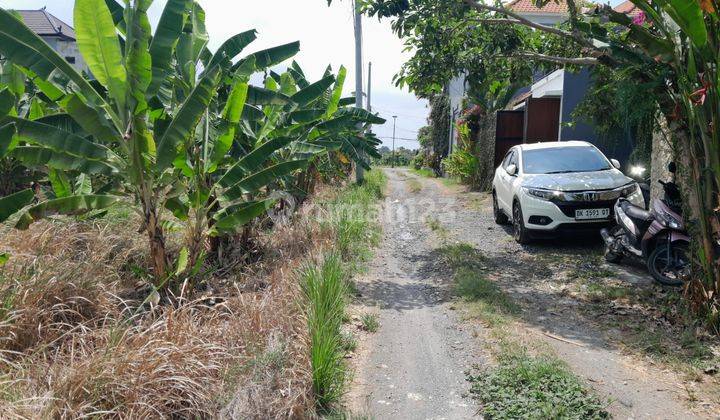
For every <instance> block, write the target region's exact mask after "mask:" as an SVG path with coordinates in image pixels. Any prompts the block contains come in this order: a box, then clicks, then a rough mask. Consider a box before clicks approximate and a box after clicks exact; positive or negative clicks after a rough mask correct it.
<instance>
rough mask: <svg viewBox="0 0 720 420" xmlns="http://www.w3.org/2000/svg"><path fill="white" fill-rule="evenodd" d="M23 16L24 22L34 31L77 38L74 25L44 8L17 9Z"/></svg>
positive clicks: (46, 34) (39, 33) (47, 34)
mask: <svg viewBox="0 0 720 420" xmlns="http://www.w3.org/2000/svg"><path fill="white" fill-rule="evenodd" d="M16 12H18V13H19V14H20V16H22V19H23V22H25V25H27V27H28V28H30V29H31V30H32V31H33V32H35V33H36V34H38V35H45V36H66V37H69V38H72V39H76V38H75V30H74V29H73V27H72V26H70V25H68V24H67V23H65V22H63V21H62V20H60V19H58V18H57V17H55V16H53V15H52V14H50V13H49V12H48V11H46V10H45V9H44V8H43V9H40V10H16Z"/></svg>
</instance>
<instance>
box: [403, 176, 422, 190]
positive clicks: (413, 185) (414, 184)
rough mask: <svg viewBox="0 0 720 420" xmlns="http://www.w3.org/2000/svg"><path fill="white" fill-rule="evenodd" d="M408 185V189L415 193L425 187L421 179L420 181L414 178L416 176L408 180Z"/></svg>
mask: <svg viewBox="0 0 720 420" xmlns="http://www.w3.org/2000/svg"><path fill="white" fill-rule="evenodd" d="M407 186H408V190H410V192H413V193H416V192H420V191H422V188H423V187H422V184H421V183H420V181H418V180H417V179H414V178H412V179H409V180H408V182H407Z"/></svg>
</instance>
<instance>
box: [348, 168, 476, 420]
mask: <svg viewBox="0 0 720 420" xmlns="http://www.w3.org/2000/svg"><path fill="white" fill-rule="evenodd" d="M388 175H389V191H388V196H387V199H386V202H385V206H384V209H383V214H382V216H381V217H382V219H383V220H384V221H385V223H384V226H383V229H384V238H383V241H382V245H381V247H380V249H378V250H377V252H376V258H375V259H374V260H373V262H372V264H371V267H370V271H369V273H368V274H367V276H365V278H363V279H361V280H360V281H359V282H358V284H357V286H358V289H359V292H360V294H361V300H362V302H363V303H364V304H365V305H366V306H367V307H369V308H371V310H375V311H377V313H378V314H379V320H380V330H379V331H378V332H377V333H376V334H374V335H373V336H372V337H371V343H364V344H365V345H366V346H369V347H370V348H372V351H371V352H369V354H368V353H367V352H366V353H365V354H363V353H362V352H361V353H360V354H361V355H362V356H364V357H362V360H360V362H359V365H358V368H357V372H356V376H355V386H354V387H353V391H352V394H351V400H352V401H351V407H352V409H353V410H352V411H354V412H356V413H366V414H369V415H371V416H372V418H377V419H385V418H407V419H440V418H448V419H463V418H471V417H473V415H474V414H475V412H476V408H475V407H474V404H473V402H472V401H471V400H470V399H468V398H464V397H463V396H464V395H465V394H466V393H467V388H468V386H467V384H466V381H465V375H464V373H463V372H464V371H465V370H466V369H468V368H470V366H471V364H472V363H478V362H480V360H479V359H478V358H477V357H476V354H475V353H474V352H473V351H472V350H471V349H472V348H473V340H472V339H471V337H469V335H468V334H467V332H466V331H464V330H463V328H462V327H461V326H460V324H459V323H458V321H457V319H455V313H454V312H453V311H451V310H450V309H449V308H448V306H449V299H448V298H449V290H448V287H447V283H446V282H442V281H441V280H440V279H438V278H435V277H433V273H432V272H431V271H428V270H425V269H424V263H425V262H426V260H427V256H428V255H430V254H431V253H432V251H433V249H434V247H435V246H436V244H435V243H434V241H433V239H432V237H433V235H432V232H431V230H430V228H429V227H428V226H427V225H426V223H424V221H422V220H420V219H419V218H418V217H419V215H418V214H412V212H415V211H417V210H418V209H417V208H416V206H415V205H416V203H410V202H408V201H407V198H408V197H411V196H413V195H414V194H413V193H412V192H411V191H410V189H409V188H408V185H407V183H406V176H405V174H404V172H401V171H388Z"/></svg>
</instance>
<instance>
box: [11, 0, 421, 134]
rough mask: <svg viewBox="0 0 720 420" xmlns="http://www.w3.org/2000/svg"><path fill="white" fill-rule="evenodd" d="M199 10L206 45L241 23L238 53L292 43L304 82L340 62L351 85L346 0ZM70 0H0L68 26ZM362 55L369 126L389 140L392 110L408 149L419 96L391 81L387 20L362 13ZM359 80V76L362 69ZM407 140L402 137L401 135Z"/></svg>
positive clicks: (213, 1)
mask: <svg viewBox="0 0 720 420" xmlns="http://www.w3.org/2000/svg"><path fill="white" fill-rule="evenodd" d="M165 3H166V1H165V0H155V2H154V3H153V6H152V8H151V9H150V11H149V15H150V20H151V23H152V24H153V26H154V25H156V24H157V21H158V20H159V18H160V14H161V13H162V8H163V7H164V5H165ZM199 3H200V5H201V6H202V7H203V8H204V9H205V13H206V23H207V29H208V32H209V34H210V45H209V47H210V49H211V50H215V49H216V48H217V47H218V46H219V45H220V44H221V43H222V42H223V41H224V40H225V39H227V38H229V37H230V36H232V35H235V34H236V33H240V32H244V31H246V30H249V29H255V30H257V31H258V39H257V40H256V41H255V42H254V43H253V44H251V45H250V46H249V47H248V48H247V49H246V51H245V52H244V53H243V54H245V53H251V52H254V51H257V50H261V49H265V48H269V47H273V46H276V45H280V44H285V43H288V42H293V41H298V40H299V41H300V48H301V49H300V52H299V53H298V55H297V56H296V57H295V60H296V61H297V62H298V63H299V64H300V65H301V67H302V68H303V70H304V71H305V72H306V73H307V75H308V78H309V79H310V80H311V81H312V80H317V79H320V78H321V77H322V75H323V73H324V71H325V68H326V67H327V66H328V64H330V65H332V67H333V69H334V70H335V71H337V69H338V68H339V67H340V66H341V65H344V66H345V67H346V68H347V70H348V73H347V79H346V81H345V95H346V96H350V95H351V92H353V91H354V87H355V53H354V45H355V44H354V31H353V20H352V8H351V1H350V0H335V1H333V5H332V6H330V7H328V5H327V1H326V0H199ZM73 4H74V1H73V0H0V6H1V7H3V8H9V9H40V8H41V7H43V6H47V10H48V11H49V12H50V13H52V14H53V15H55V16H57V17H58V18H60V19H62V20H64V21H66V22H67V23H68V24H70V25H72V15H73V13H72V9H73ZM363 36H364V40H363V50H364V54H363V60H364V69H365V73H367V63H368V62H372V67H373V75H372V84H373V86H372V95H371V99H372V107H373V111H374V112H379V113H380V115H381V116H382V117H383V118H386V119H387V120H388V122H387V123H386V124H385V125H383V126H375V127H374V129H373V131H374V132H375V133H376V134H377V135H378V136H379V137H381V139H382V140H383V143H384V144H385V145H387V146H391V144H392V139H391V137H392V128H393V127H392V125H393V124H392V121H393V119H392V116H393V115H397V116H398V118H397V127H396V128H397V130H396V136H397V138H398V140H397V142H396V146H398V147H399V146H405V147H408V148H416V147H417V142H416V141H415V140H414V139H415V138H416V136H417V130H418V129H419V128H420V127H422V126H424V125H425V124H426V118H427V114H428V112H429V109H428V108H427V102H426V101H424V100H418V99H417V98H415V96H414V95H413V94H412V93H410V92H408V91H407V90H406V89H405V90H401V89H399V88H397V87H395V86H394V84H393V82H392V78H393V76H394V75H395V74H396V73H397V72H398V71H399V70H400V66H401V65H402V64H403V63H404V62H405V61H406V60H407V59H409V58H410V53H407V52H403V46H402V41H401V40H399V39H398V38H397V37H396V36H395V34H393V33H392V31H391V29H390V21H388V20H384V21H382V22H379V21H378V20H377V19H372V18H363ZM364 77H365V80H364V83H365V86H367V74H365V75H364ZM404 139H410V140H404Z"/></svg>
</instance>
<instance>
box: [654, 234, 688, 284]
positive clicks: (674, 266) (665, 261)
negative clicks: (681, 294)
mask: <svg viewBox="0 0 720 420" xmlns="http://www.w3.org/2000/svg"><path fill="white" fill-rule="evenodd" d="M668 254H670V255H668ZM687 255H688V244H687V243H684V242H683V243H675V244H672V245H671V246H670V249H669V250H668V246H667V244H660V245H659V246H658V247H656V248H655V249H654V250H653V252H651V253H650V256H649V257H648V260H647V266H648V271H650V274H651V275H652V276H653V278H654V279H655V281H657V282H658V283H660V284H662V285H665V286H682V285H683V283H684V281H683V279H684V278H685V277H686V274H687V273H686V272H687V269H688V267H689V266H690V259H689V258H688V256H687Z"/></svg>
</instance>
